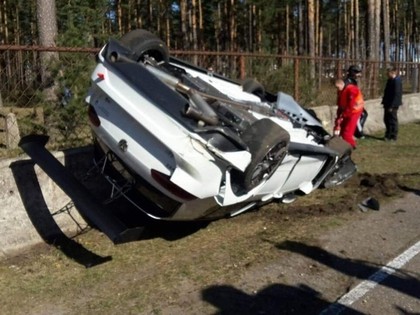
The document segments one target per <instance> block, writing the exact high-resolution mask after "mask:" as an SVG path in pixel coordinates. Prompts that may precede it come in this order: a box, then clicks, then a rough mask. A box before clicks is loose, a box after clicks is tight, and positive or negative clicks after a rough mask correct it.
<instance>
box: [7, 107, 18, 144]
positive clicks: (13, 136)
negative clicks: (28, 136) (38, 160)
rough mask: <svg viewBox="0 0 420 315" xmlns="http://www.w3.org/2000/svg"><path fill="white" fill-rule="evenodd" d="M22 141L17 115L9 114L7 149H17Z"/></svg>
mask: <svg viewBox="0 0 420 315" xmlns="http://www.w3.org/2000/svg"><path fill="white" fill-rule="evenodd" d="M19 141H20V132H19V126H18V122H17V119H16V115H15V114H13V113H8V114H7V115H6V147H7V149H16V148H17V147H18V144H19Z"/></svg>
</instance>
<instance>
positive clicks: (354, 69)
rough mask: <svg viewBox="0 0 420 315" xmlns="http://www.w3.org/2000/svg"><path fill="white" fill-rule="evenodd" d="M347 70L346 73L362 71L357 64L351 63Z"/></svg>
mask: <svg viewBox="0 0 420 315" xmlns="http://www.w3.org/2000/svg"><path fill="white" fill-rule="evenodd" d="M347 72H348V73H351V74H355V73H360V72H362V70H361V69H360V68H359V67H358V66H356V65H351V66H350V67H349V69H348V70H347Z"/></svg>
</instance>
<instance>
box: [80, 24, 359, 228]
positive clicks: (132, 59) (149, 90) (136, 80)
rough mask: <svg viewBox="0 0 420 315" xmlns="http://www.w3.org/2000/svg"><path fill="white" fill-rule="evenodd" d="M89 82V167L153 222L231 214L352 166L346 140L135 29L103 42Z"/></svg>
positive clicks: (283, 99)
mask: <svg viewBox="0 0 420 315" xmlns="http://www.w3.org/2000/svg"><path fill="white" fill-rule="evenodd" d="M92 82H93V84H92V87H91V89H90V91H89V94H88V97H87V102H88V103H89V117H90V122H91V126H92V130H93V134H94V136H95V143H96V146H97V150H96V151H97V152H96V153H97V155H96V156H97V159H96V163H97V165H98V166H99V167H101V169H103V170H104V175H105V176H106V177H107V179H109V181H110V182H111V183H112V185H114V186H115V188H116V189H117V191H119V193H120V195H122V196H124V197H126V198H127V199H129V200H130V201H131V202H132V203H133V204H134V205H135V206H136V207H137V208H139V209H140V210H142V211H143V212H145V213H146V214H148V215H149V216H151V217H153V218H157V219H165V220H196V219H213V218H219V217H223V216H234V215H236V214H239V213H241V212H243V211H245V210H248V209H250V208H252V207H255V206H258V205H259V204H261V203H266V202H268V201H271V200H279V201H283V202H290V201H292V200H294V199H295V198H296V196H298V195H302V194H309V193H310V192H311V191H313V190H314V189H316V188H318V187H320V186H322V187H330V186H334V185H338V184H340V183H342V182H343V181H345V180H346V179H348V178H349V177H350V176H351V175H352V174H353V173H354V172H355V170H356V167H355V165H354V164H353V162H352V160H351V158H350V154H351V148H350V146H348V145H347V143H345V142H344V141H343V140H341V139H340V138H336V137H330V135H329V134H328V133H327V132H326V131H325V130H324V129H323V128H322V125H321V124H320V122H319V121H318V120H317V119H316V118H315V117H313V116H312V115H311V114H310V113H309V112H308V111H306V110H304V109H303V108H302V107H300V106H299V105H298V104H297V103H296V102H295V101H294V100H293V98H292V97H291V96H289V95H287V94H284V93H281V92H279V93H278V94H277V95H273V94H270V93H268V92H265V91H264V88H263V87H262V86H261V85H260V84H258V83H257V82H256V81H253V80H247V81H245V82H244V83H242V84H240V83H237V82H234V81H233V80H230V79H227V78H225V77H222V76H219V75H216V74H213V73H211V72H209V71H207V70H205V69H202V68H198V67H196V66H194V65H191V64H188V63H186V62H183V61H181V60H179V59H175V58H172V57H170V56H169V53H168V49H167V48H166V47H165V44H164V43H163V42H162V41H161V40H160V39H158V38H157V37H155V36H154V35H153V34H151V33H149V32H147V31H145V30H135V31H132V32H130V33H128V34H126V35H125V36H123V37H122V38H121V40H119V41H117V40H110V41H109V43H108V44H107V45H106V46H105V47H103V48H102V50H101V52H100V53H99V55H98V65H97V67H96V69H95V70H94V72H93V74H92ZM115 171H116V172H115Z"/></svg>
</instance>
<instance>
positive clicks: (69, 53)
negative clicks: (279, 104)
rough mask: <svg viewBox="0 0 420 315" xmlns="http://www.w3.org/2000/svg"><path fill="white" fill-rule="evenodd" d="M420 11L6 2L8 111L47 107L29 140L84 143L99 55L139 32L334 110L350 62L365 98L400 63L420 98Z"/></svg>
mask: <svg viewBox="0 0 420 315" xmlns="http://www.w3.org/2000/svg"><path fill="white" fill-rule="evenodd" d="M419 10H420V5H419V4H418V3H417V1H416V0H408V1H402V0H393V1H391V0H322V1H315V0H298V1H292V0H283V1H279V0H224V1H220V0H219V1H216V0H206V1H204V0H179V1H170V0H37V1H24V0H0V82H1V84H0V106H7V107H26V108H28V107H29V108H32V107H35V106H41V107H42V108H43V110H44V112H43V115H44V116H45V117H46V118H45V119H46V120H43V125H44V126H47V127H42V126H41V124H39V123H34V119H32V118H31V117H30V118H29V119H27V120H29V121H27V124H26V125H29V127H26V130H24V131H22V132H24V133H26V132H33V131H34V129H37V130H35V131H41V132H45V131H46V130H45V128H47V129H48V128H49V127H51V126H52V125H54V127H56V129H57V130H60V133H61V134H62V136H63V137H65V138H69V137H71V136H74V130H75V129H76V128H77V125H78V123H79V122H80V121H84V120H85V118H83V115H82V114H79V113H82V112H83V108H84V101H83V100H84V96H85V94H86V91H87V88H88V87H89V82H90V79H89V76H90V72H91V70H92V67H93V66H94V58H93V57H94V55H95V53H96V52H97V51H98V48H99V47H101V46H102V45H103V44H105V43H106V41H107V40H108V39H109V38H110V37H115V38H118V37H120V36H121V35H123V34H125V33H127V32H129V31H130V30H133V29H137V28H144V29H147V30H149V31H151V32H153V33H155V34H156V35H157V36H158V37H160V38H161V39H162V40H163V41H164V42H165V43H166V44H167V46H168V47H169V49H170V51H171V53H172V54H173V55H174V56H178V57H181V58H184V59H187V60H190V61H191V62H193V63H195V64H198V65H199V66H202V67H212V68H214V69H215V71H216V72H219V73H221V74H225V75H228V76H229V77H232V78H234V79H244V78H245V77H254V78H257V79H258V80H259V81H261V82H262V83H263V84H264V85H265V86H266V88H267V89H268V90H270V91H277V90H280V89H281V90H282V91H284V92H287V93H290V94H292V95H293V96H294V97H295V98H297V99H298V101H299V102H300V103H302V104H303V105H305V106H316V105H326V104H329V105H333V104H334V102H335V92H334V89H333V88H332V84H331V81H332V80H333V79H334V78H336V77H340V76H343V75H344V74H345V70H346V68H347V67H348V66H349V65H350V64H357V65H358V66H360V67H361V68H362V69H363V77H362V79H361V86H362V90H363V93H364V95H365V98H375V97H379V96H380V94H381V92H382V89H383V85H384V82H385V80H386V76H385V73H386V71H385V69H386V68H387V67H389V66H391V65H395V66H397V67H398V68H399V69H400V72H401V75H402V76H403V78H404V87H405V92H418V91H419V76H420V74H419V64H418V61H420V57H419V30H418V29H419V28H418V25H419V21H418V18H417V16H418V12H419ZM57 107H59V108H60V110H59V111H58V113H57V112H56V108H57ZM83 113H84V112H83ZM57 115H58V117H57ZM78 115H80V118H79V116H78ZM79 119H80V121H79ZM70 122H71V123H72V125H69V123H70ZM49 124H52V125H49ZM21 129H22V128H21ZM23 129H25V128H23ZM76 138H77V137H76Z"/></svg>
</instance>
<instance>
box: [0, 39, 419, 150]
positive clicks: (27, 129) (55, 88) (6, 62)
mask: <svg viewBox="0 0 420 315" xmlns="http://www.w3.org/2000/svg"><path fill="white" fill-rule="evenodd" d="M97 52H98V50H97V49H90V48H65V47H64V48H63V47H61V48H45V47H37V46H32V47H27V46H0V157H5V156H14V155H16V154H19V153H20V150H19V149H18V148H17V143H18V142H19V139H20V137H22V136H24V135H28V134H46V135H48V136H49V137H50V141H49V144H48V145H49V148H50V149H66V148H70V147H77V146H83V145H89V144H90V143H91V133H90V129H89V125H88V117H87V114H86V112H87V106H86V104H85V100H84V99H85V96H86V93H87V90H88V89H89V86H90V74H91V72H92V70H93V68H94V66H95V54H96V53H97ZM45 53H50V54H51V55H50V57H51V56H53V58H49V59H48V60H49V61H48V63H47V64H45V59H43V54H45ZM171 56H173V57H176V58H179V59H182V60H184V61H187V62H190V63H192V64H194V65H197V66H199V67H202V68H205V69H208V70H209V71H213V72H215V73H217V74H221V75H225V76H227V77H229V78H231V79H234V80H238V81H241V80H244V79H246V78H253V79H256V80H258V81H259V82H261V83H262V84H263V86H264V87H265V88H266V90H267V91H270V92H276V91H282V92H285V93H288V94H291V95H293V96H294V97H295V98H296V99H297V100H298V102H299V103H300V104H302V105H303V106H306V107H313V106H321V105H330V106H332V105H334V104H335V101H336V90H335V88H334V85H333V81H334V80H335V79H336V78H338V77H343V76H344V75H345V74H346V69H347V68H348V66H349V65H350V64H357V65H359V66H360V67H361V68H362V69H363V72H362V77H361V78H360V81H359V83H360V86H361V89H362V92H363V94H364V96H365V98H366V99H372V98H378V97H380V96H381V93H382V91H383V88H384V85H385V82H386V79H387V77H386V69H387V67H389V66H390V65H389V64H386V63H381V62H367V61H356V60H341V59H327V58H305V57H293V56H280V55H264V54H246V53H221V52H218V53H217V52H196V51H171ZM394 66H396V67H397V68H398V69H399V70H400V74H401V76H402V77H403V82H404V92H405V93H414V92H418V91H419V64H417V63H399V64H397V65H394Z"/></svg>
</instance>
